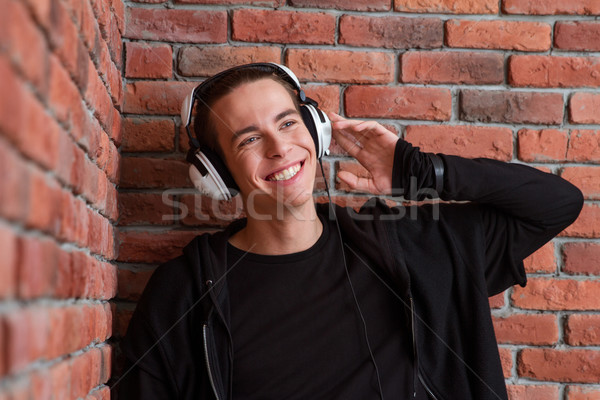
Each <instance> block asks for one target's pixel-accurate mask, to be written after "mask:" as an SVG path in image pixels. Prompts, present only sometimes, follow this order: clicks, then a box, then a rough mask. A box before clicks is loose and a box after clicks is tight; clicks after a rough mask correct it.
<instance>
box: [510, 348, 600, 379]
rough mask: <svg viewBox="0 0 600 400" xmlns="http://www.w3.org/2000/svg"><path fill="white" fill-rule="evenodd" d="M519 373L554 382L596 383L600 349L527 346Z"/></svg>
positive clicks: (522, 354)
mask: <svg viewBox="0 0 600 400" xmlns="http://www.w3.org/2000/svg"><path fill="white" fill-rule="evenodd" d="M517 369H518V371H519V376H522V377H527V378H534V379H537V380H544V381H554V382H581V383H596V382H598V379H599V378H600V352H599V351H596V350H577V349H569V350H556V349H523V350H521V351H520V352H519V356H518V366H517Z"/></svg>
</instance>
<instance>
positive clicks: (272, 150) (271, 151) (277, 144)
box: [266, 133, 291, 158]
mask: <svg viewBox="0 0 600 400" xmlns="http://www.w3.org/2000/svg"><path fill="white" fill-rule="evenodd" d="M266 141H267V146H266V156H267V157H268V158H283V157H285V155H286V154H287V153H288V152H289V151H290V149H291V144H290V143H289V141H288V140H286V138H285V137H284V135H282V134H281V133H279V134H270V135H268V136H267V139H266Z"/></svg>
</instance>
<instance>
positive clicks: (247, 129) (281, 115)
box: [231, 108, 298, 142]
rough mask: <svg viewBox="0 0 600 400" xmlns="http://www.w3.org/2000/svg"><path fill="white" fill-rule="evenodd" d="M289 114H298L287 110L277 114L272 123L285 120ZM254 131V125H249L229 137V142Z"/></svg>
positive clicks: (294, 110) (291, 109) (292, 110)
mask: <svg viewBox="0 0 600 400" xmlns="http://www.w3.org/2000/svg"><path fill="white" fill-rule="evenodd" d="M290 114H298V110H296V109H294V108H288V109H287V110H285V111H282V112H280V113H279V114H277V115H276V116H275V118H273V121H274V122H277V121H279V120H280V119H282V118H285V117H287V116H288V115H290ZM256 130H258V128H257V127H256V125H249V126H247V127H245V128H242V129H240V130H239V131H236V132H234V133H233V136H231V141H232V142H233V141H234V140H236V139H237V138H238V137H240V136H241V135H244V134H246V133H249V132H253V131H256Z"/></svg>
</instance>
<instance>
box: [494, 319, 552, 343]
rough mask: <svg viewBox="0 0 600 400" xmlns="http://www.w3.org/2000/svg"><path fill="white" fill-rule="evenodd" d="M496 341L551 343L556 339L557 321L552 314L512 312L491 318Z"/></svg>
mask: <svg viewBox="0 0 600 400" xmlns="http://www.w3.org/2000/svg"><path fill="white" fill-rule="evenodd" d="M493 322H494V331H495V333H496V340H497V341H498V343H505V344H528V345H538V346H540V345H552V344H555V343H556V342H557V341H558V323H557V320H556V315H553V314H514V315H509V316H507V317H503V318H501V317H495V318H493Z"/></svg>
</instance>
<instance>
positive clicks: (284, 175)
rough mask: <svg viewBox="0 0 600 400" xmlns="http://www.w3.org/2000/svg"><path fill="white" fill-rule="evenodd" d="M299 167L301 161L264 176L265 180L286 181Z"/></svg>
mask: <svg viewBox="0 0 600 400" xmlns="http://www.w3.org/2000/svg"><path fill="white" fill-rule="evenodd" d="M301 168H302V162H299V163H298V164H295V165H292V166H291V167H288V168H286V169H283V170H281V171H277V172H275V173H274V174H271V175H269V176H267V177H266V178H265V180H267V181H271V182H273V181H287V180H288V179H291V178H293V177H294V176H295V175H296V174H297V173H298V171H300V169H301Z"/></svg>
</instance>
